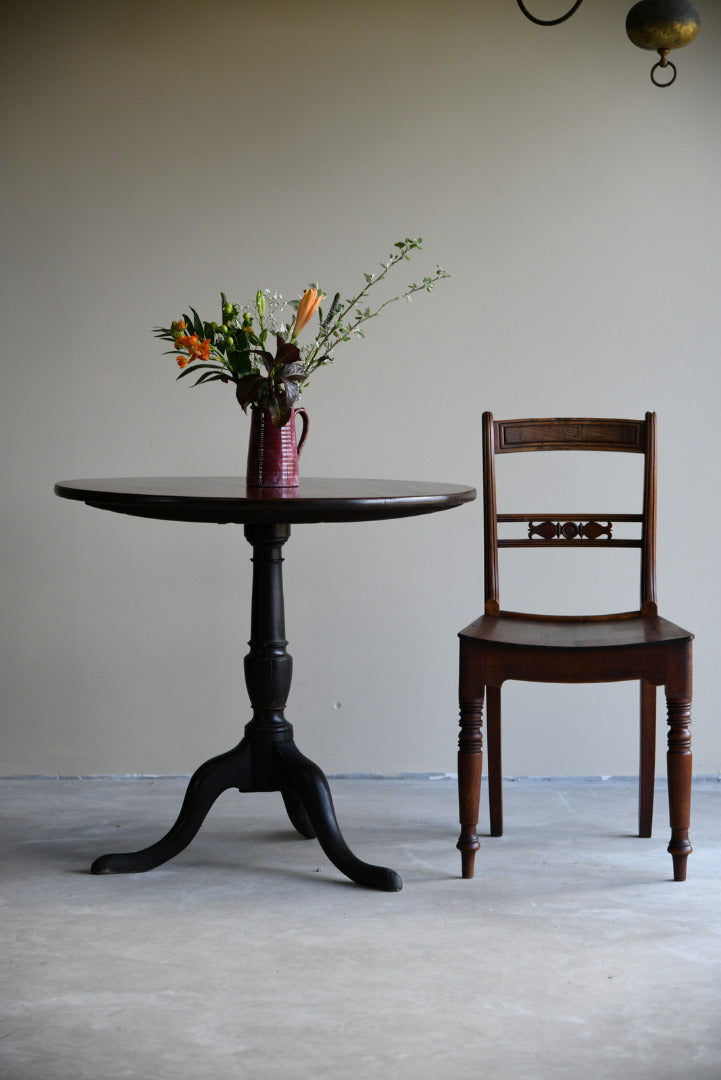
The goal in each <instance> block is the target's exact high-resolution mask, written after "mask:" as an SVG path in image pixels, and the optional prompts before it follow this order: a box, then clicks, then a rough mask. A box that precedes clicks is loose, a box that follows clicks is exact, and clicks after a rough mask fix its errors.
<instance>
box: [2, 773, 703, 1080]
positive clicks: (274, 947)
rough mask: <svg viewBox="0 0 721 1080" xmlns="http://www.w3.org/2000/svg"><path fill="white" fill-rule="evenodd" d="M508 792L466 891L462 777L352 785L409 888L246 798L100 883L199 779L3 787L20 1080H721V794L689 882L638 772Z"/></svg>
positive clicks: (5, 898)
mask: <svg viewBox="0 0 721 1080" xmlns="http://www.w3.org/2000/svg"><path fill="white" fill-rule="evenodd" d="M506 786H507V793H506V835H505V836H504V837H503V838H496V839H483V840H482V845H483V846H482V849H481V852H480V853H479V856H478V865H477V876H476V878H475V880H473V881H462V880H461V879H460V877H459V873H460V857H459V856H458V854H457V852H456V851H455V849H454V844H455V840H456V835H457V826H456V794H455V782H454V781H453V780H451V779H438V780H428V779H414V780H342V779H338V780H333V781H331V787H332V789H333V793H334V799H335V805H336V811H337V814H338V818H339V821H340V823H341V827H342V828H343V831H344V834H345V836H346V839H347V840H348V842H349V844H350V845H351V847H352V848H353V849H354V850H355V851H356V853H357V854H358V855H360V856H361V857H362V858H364V859H366V860H368V861H373V862H379V863H382V864H385V865H389V866H392V867H394V868H395V869H396V870H398V871H399V873H400V874H401V876H402V877H403V880H404V889H403V891H402V892H401V893H395V894H388V893H376V892H370V891H367V890H364V889H362V888H359V887H358V886H355V885H351V884H349V883H347V882H346V880H345V879H344V878H342V876H341V875H340V874H339V873H338V872H337V871H336V870H335V868H334V867H333V866H331V865H330V864H329V863H328V861H327V860H326V858H325V856H324V855H323V854H322V852H321V851H320V849H319V847H318V845H317V843H316V842H315V841H309V840H302V839H301V838H300V837H297V836H296V834H294V833H293V832H292V831H291V829H290V827H289V826H288V824H287V822H286V820H285V818H284V813H283V809H282V804H281V801H280V796H279V795H276V794H253V795H239V794H238V792H226V793H225V794H224V795H223V796H221V798H220V799H219V801H218V802H217V803H216V805H215V807H214V809H213V810H212V812H211V814H210V816H209V817H208V819H207V821H206V823H205V825H204V826H203V828H202V829H201V831H200V833H199V834H198V836H197V837H196V839H195V840H194V841H193V843H192V844H191V846H190V847H189V848H188V849H187V850H186V851H185V852H184V853H183V854H181V855H180V856H178V858H177V859H175V860H174V861H172V862H171V863H167V864H166V865H165V866H163V867H160V868H158V869H156V870H154V871H151V872H150V873H148V874H140V875H128V876H116V877H107V876H106V877H93V876H91V875H90V874H89V873H88V872H87V868H88V866H89V863H90V861H91V859H92V858H93V857H94V856H96V855H98V854H100V853H102V852H104V851H106V850H113V849H115V850H128V849H133V848H136V847H141V846H144V845H145V844H147V843H149V842H151V841H154V840H156V839H158V837H159V835H160V834H161V833H162V832H164V831H165V829H166V827H167V826H168V825H169V824H171V823H172V821H173V820H174V818H175V815H176V812H177V810H178V808H179V804H180V801H181V798H182V795H183V793H184V790H185V781H184V780H180V779H140V780H107V779H103V780H57V779H49V780H48V779H30V780H7V779H6V780H0V814H1V817H0V821H1V825H0V828H1V833H0V837H1V844H2V854H1V859H2V862H1V863H0V867H1V873H2V878H1V884H0V910H1V911H2V920H1V922H0V932H1V935H2V966H1V967H0V980H1V985H0V1076H1V1077H2V1078H3V1080H85V1078H87V1080H120V1078H132V1080H165V1078H167V1080H196V1078H197V1080H200V1078H203V1080H206V1078H208V1077H213V1078H217V1080H224V1078H226V1077H228V1078H230V1077H233V1078H235V1077H242V1078H249V1080H256V1078H257V1080H266V1078H267V1080H307V1078H309V1077H326V1078H340V1077H343V1078H345V1077H352V1078H353V1080H356V1078H357V1080H366V1078H368V1080H370V1078H373V1080H377V1078H378V1077H380V1076H386V1077H390V1078H394V1080H395V1078H398V1080H406V1078H419V1080H425V1078H431V1080H435V1078H439V1080H445V1078H446V1077H454V1078H460V1080H463V1078H465V1077H469V1078H470V1077H473V1078H474V1080H476V1078H480V1077H485V1076H493V1077H496V1078H499V1080H546V1078H553V1080H561V1078H569V1080H570V1078H572V1080H604V1078H607V1077H608V1078H611V1077H613V1078H614V1080H627V1078H628V1080H646V1078H648V1080H650V1078H652V1077H653V1078H654V1080H666V1078H668V1080H670V1078H671V1077H673V1078H674V1080H676V1078H678V1077H679V1076H683V1077H684V1078H687V1080H719V1078H721V861H720V860H719V855H721V821H720V815H719V810H720V809H721V783H716V782H713V781H701V782H698V783H697V784H696V785H695V790H694V806H693V828H692V840H693V843H694V846H695V849H696V850H695V853H694V854H693V855H692V856H691V858H690V860H689V879H688V881H687V882H686V883H684V884H678V883H673V882H672V881H671V880H670V877H671V858H670V856H669V855H667V854H666V851H665V848H666V844H667V842H668V836H667V830H666V808H665V805H664V802H665V797H664V788H663V786H660V787H659V790H658V792H657V807H656V833H655V836H654V838H653V839H652V840H639V839H638V838H636V837H634V836H633V835H632V833H633V828H634V819H635V799H636V796H635V787H634V785H633V784H631V783H629V782H627V781H616V780H611V781H605V782H604V781H601V780H598V781H516V782H509V783H508V784H507V785H506ZM485 820H486V818H485V817H484V818H483V821H484V822H485ZM482 828H485V826H484V825H482Z"/></svg>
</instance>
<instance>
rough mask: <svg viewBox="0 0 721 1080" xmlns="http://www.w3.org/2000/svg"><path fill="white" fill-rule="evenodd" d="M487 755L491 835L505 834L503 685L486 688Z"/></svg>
mask: <svg viewBox="0 0 721 1080" xmlns="http://www.w3.org/2000/svg"><path fill="white" fill-rule="evenodd" d="M486 756H487V758H488V802H489V808H490V817H491V836H503V763H502V749H501V687H500V686H489V687H487V688H486Z"/></svg>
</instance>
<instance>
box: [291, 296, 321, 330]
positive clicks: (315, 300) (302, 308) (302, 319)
mask: <svg viewBox="0 0 721 1080" xmlns="http://www.w3.org/2000/svg"><path fill="white" fill-rule="evenodd" d="M322 299H323V293H319V292H318V290H317V289H306V290H305V292H304V293H303V298H302V300H301V302H300V303H299V304H298V311H297V312H296V316H295V323H294V324H293V333H292V334H291V338H296V337H298V334H299V333H300V332H301V330H302V329H303V327H304V326H307V325H308V323H309V322H310V320H311V319H312V318H313V316H314V315H315V313H316V311H317V310H318V306H319V304H320V302H321V300H322Z"/></svg>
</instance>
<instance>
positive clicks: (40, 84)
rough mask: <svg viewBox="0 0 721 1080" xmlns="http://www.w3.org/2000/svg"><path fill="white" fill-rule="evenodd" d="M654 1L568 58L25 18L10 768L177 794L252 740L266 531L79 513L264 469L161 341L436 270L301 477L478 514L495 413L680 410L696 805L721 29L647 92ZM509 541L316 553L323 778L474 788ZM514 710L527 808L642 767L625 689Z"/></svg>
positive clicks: (282, 22)
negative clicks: (563, 777)
mask: <svg viewBox="0 0 721 1080" xmlns="http://www.w3.org/2000/svg"><path fill="white" fill-rule="evenodd" d="M628 2H629V0H623V2H620V0H588V2H587V3H586V4H585V5H584V6H583V8H582V9H581V10H580V11H579V12H578V13H577V15H575V16H574V18H573V20H572V21H571V22H569V23H567V24H565V25H564V26H561V27H558V28H556V29H553V30H544V29H541V28H538V27H534V26H532V25H531V24H530V23H528V22H526V21H525V20H524V19H523V18H522V17H521V15H520V13H519V11H518V9H517V7H516V5H515V3H513V2H512V0H475V2H474V3H468V2H467V0H447V2H446V3H444V4H434V3H430V2H427V0H411V2H409V0H403V2H400V0H382V2H381V0H368V2H366V3H365V4H362V5H358V4H351V3H328V2H323V0H320V2H319V0H309V3H307V4H298V3H290V2H286V0H266V2H264V3H262V4H258V3H254V4H250V3H245V2H242V0H238V2H235V3H234V2H231V0H202V3H201V2H199V0H198V2H194V0H184V2H177V3H172V2H168V3H162V2H155V3H152V2H150V3H148V2H146V0H142V2H141V0H133V2H127V0H123V2H122V3H121V2H117V0H104V2H103V3H100V4H98V3H82V2H78V0H69V2H68V3H65V4H59V3H52V2H45V3H40V2H33V0H23V2H20V0H14V2H13V0H11V2H9V3H6V4H5V5H4V7H3V15H2V20H3V26H2V34H3V41H4V48H3V54H4V59H3V68H4V72H3V74H4V78H3V86H4V89H3V93H2V95H1V97H0V112H1V114H2V148H3V170H2V173H3V179H2V185H3V194H2V210H3V254H2V258H3V261H4V263H5V266H4V274H3V287H2V307H3V313H2V343H3V393H2V397H1V399H0V411H1V421H0V439H1V440H2V461H3V468H2V472H1V474H0V475H1V480H2V487H3V493H2V514H3V528H2V536H1V538H0V543H1V545H2V566H3V573H2V613H3V618H2V635H3V642H2V651H1V655H0V665H2V671H1V682H2V716H1V718H0V724H1V731H2V743H1V745H2V761H1V765H0V767H1V769H2V771H3V772H5V773H8V774H18V773H20V774H23V773H63V774H77V773H81V774H85V773H134V772H144V773H174V772H179V773H182V772H188V771H190V770H191V769H192V768H193V767H194V766H195V765H196V764H198V762H199V761H201V760H203V759H204V758H205V757H207V756H209V755H210V754H212V753H216V752H219V751H222V750H224V749H227V748H228V747H229V746H230V745H232V744H233V743H234V742H235V741H236V740H237V737H238V735H239V731H240V728H241V726H242V725H243V724H244V723H245V721H246V719H247V718H248V709H247V705H246V702H245V691H244V685H243V679H242V656H243V655H244V653H245V651H246V640H247V637H248V608H249V580H250V578H249V564H248V561H247V557H248V554H249V550H248V549H247V545H246V544H245V541H244V540H243V537H242V533H241V531H240V530H239V529H233V528H230V527H227V528H222V529H221V528H217V527H212V526H201V525H197V526H192V525H181V524H174V523H160V522H148V521H142V520H135V519H131V518H123V517H116V516H113V515H110V514H103V513H100V512H98V511H93V510H89V509H87V508H85V507H84V506H82V505H79V504H78V505H76V504H71V503H67V502H61V501H60V500H58V499H56V498H55V497H54V496H53V494H52V485H53V482H54V481H55V480H57V479H61V478H66V479H67V478H72V477H75V476H93V475H94V476H103V475H118V476H123V475H142V474H158V475H163V474H183V473H194V474H207V473H232V472H242V470H243V467H244V455H245V448H246V443H247V431H248V428H247V420H246V419H245V418H244V417H243V415H242V414H241V413H240V411H239V410H238V408H237V406H236V405H235V403H234V400H233V396H232V394H231V393H230V391H228V390H226V389H224V388H222V389H221V388H218V387H208V388H205V389H199V390H196V391H192V392H191V391H190V390H188V389H185V388H184V386H183V384H182V383H181V384H176V383H175V382H174V379H173V370H172V361H170V360H169V359H168V358H164V357H162V356H161V350H160V348H159V347H158V343H157V342H156V341H155V340H154V338H153V337H152V333H151V331H152V328H153V327H154V326H156V325H158V324H159V323H160V322H163V321H166V320H168V319H170V318H172V317H174V316H175V314H176V313H177V312H178V311H179V310H181V309H182V308H183V307H185V306H186V305H187V304H188V303H194V304H195V305H196V306H199V307H200V308H201V309H202V310H203V311H210V310H211V309H213V307H214V305H215V302H216V297H217V294H218V293H219V291H220V290H221V289H225V290H226V291H228V292H229V293H230V294H232V295H233V296H234V297H237V298H238V299H244V298H246V297H249V296H251V295H253V294H254V293H255V290H256V289H257V288H258V287H259V286H268V287H271V288H275V289H278V290H280V291H281V292H283V293H284V294H286V295H294V294H295V293H296V291H297V290H298V289H299V288H301V287H302V286H303V285H304V284H305V283H306V282H307V281H309V280H314V279H317V280H319V281H320V282H321V284H323V285H324V286H325V287H326V288H327V289H329V290H330V289H334V288H335V287H336V285H337V286H338V287H339V288H340V289H341V290H342V291H343V292H346V291H348V290H350V289H352V288H353V287H354V285H355V284H356V282H357V281H358V280H359V277H360V274H361V272H362V271H366V270H372V269H374V268H375V266H376V264H377V262H378V261H379V260H380V259H381V258H382V257H383V256H384V255H385V253H386V251H387V250H388V248H389V246H390V245H391V244H392V243H393V241H395V240H396V239H397V238H398V237H401V236H404V235H417V234H421V235H423V236H424V237H425V241H426V250H425V253H424V256H423V257H422V258H421V259H420V260H419V261H418V263H417V265H415V266H413V265H412V266H409V267H408V271H407V276H405V275H404V277H403V282H404V283H405V281H406V280H414V279H415V278H416V277H417V275H419V274H421V273H422V272H423V270H424V267H425V266H426V265H428V266H432V265H434V264H435V262H436V261H438V262H441V263H443V264H444V265H445V266H446V267H447V268H448V269H449V270H450V271H451V273H452V275H453V277H452V280H450V281H448V282H444V283H443V284H442V285H441V286H440V287H439V288H438V290H437V291H436V293H435V294H434V295H433V296H430V297H425V296H424V297H423V298H421V299H420V300H418V301H417V302H416V303H414V304H413V305H412V306H411V307H405V308H400V307H399V308H396V309H393V310H392V312H390V313H389V314H388V315H387V317H386V318H385V321H384V322H377V323H374V324H372V325H371V327H369V331H368V336H367V338H366V341H365V342H364V343H363V342H356V343H353V344H351V345H349V346H348V347H347V348H346V350H345V352H340V353H339V355H338V359H337V361H336V364H335V365H334V366H333V367H332V368H330V369H328V370H326V371H323V372H321V373H320V374H319V375H318V377H317V378H316V380H315V381H314V383H313V384H312V385H311V387H310V389H309V390H308V391H307V393H306V394H305V395H304V404H305V405H306V407H307V408H308V409H309V410H310V411H311V413H312V426H313V429H312V433H311V438H310V441H309V444H308V449H307V453H306V456H305V458H304V461H303V466H304V469H305V471H306V472H307V473H308V474H317V475H332V474H338V475H369V476H388V477H394V476H398V477H409V478H412V477H416V478H428V479H438V480H447V481H457V482H467V483H472V484H475V485H480V438H479V435H480V414H481V411H482V410H483V409H485V408H490V409H492V410H493V411H494V412H495V413H496V414H497V415H498V416H503V415H505V416H513V415H518V416H528V415H549V414H557V415H558V414H561V415H563V414H571V415H594V414H598V415H603V414H605V415H616V416H639V415H642V414H643V412H644V411H645V410H646V409H649V408H651V409H656V410H657V411H658V414H659V423H660V438H661V454H660V509H659V526H660V543H659V585H660V595H661V600H662V607H663V608H664V609H665V612H666V613H667V614H668V616H669V617H671V618H674V619H676V620H677V621H679V622H681V623H682V624H684V625H687V626H689V627H690V628H691V629H693V630H695V632H696V634H697V638H698V640H697V655H696V673H697V674H696V705H695V719H696V726H695V740H696V741H695V749H696V756H695V771H696V772H700V773H717V772H718V771H719V769H721V727H719V725H718V724H717V723H716V716H717V708H716V695H715V693H714V690H715V676H716V674H717V668H718V659H717V657H718V650H719V633H718V624H717V619H716V618H715V610H716V606H717V602H718V579H717V574H716V566H717V561H718V560H717V548H718V538H719V535H721V522H720V521H719V505H720V500H719V497H718V464H719V451H718V439H717V428H718V406H719V373H718V366H719V352H720V346H721V326H720V325H719V300H718V295H719V250H720V247H721V219H720V213H719V211H720V207H721V140H719V119H720V108H721V104H720V97H719V93H720V91H721V74H720V69H719V63H718V57H719V39H720V34H721V12H720V11H719V9H718V7H717V5H716V4H715V3H714V2H709V0H707V2H705V3H703V2H702V0H699V6H700V7H701V9H702V17H703V21H704V27H703V30H702V34H701V36H700V37H699V39H698V40H697V41H696V43H695V44H694V45H692V46H691V47H690V48H689V49H687V50H685V51H684V52H682V53H680V54H678V57H677V61H678V64H679V68H680V72H679V77H678V81H677V84H676V86H675V87H674V88H673V89H671V90H655V89H653V87H652V86H651V84H650V82H649V79H648V71H649V68H650V66H651V63H652V62H653V57H652V56H651V55H650V54H645V53H641V52H639V51H638V50H636V49H634V48H633V47H632V46H631V45H630V44H629V43H628V42H627V41H626V39H625V34H624V30H623V23H624V18H625V11H626V8H627V6H628ZM560 6H561V7H563V5H562V4H561V5H560ZM553 8H555V9H556V10H551V9H553ZM557 8H558V5H552V4H550V3H547V2H546V0H538V2H537V10H538V11H539V13H546V14H548V15H550V14H555V13H556V11H557ZM576 476H577V478H578V476H579V474H578V472H577V473H576ZM580 476H581V480H582V487H583V488H584V489H588V490H584V491H583V494H582V495H581V496H580V497H579V499H580V506H579V508H583V505H584V502H585V499H586V497H587V496H591V495H592V494H593V491H594V487H595V483H596V481H595V477H594V476H593V475H592V474H591V473H589V472H588V471H587V470H586V471H584V472H583V473H582V474H580ZM570 482H571V481H570V480H569V481H568V483H570ZM511 483H512V485H513V487H514V491H515V492H516V493H517V494H518V495H519V497H520V495H521V493H522V491H523V487H522V484H521V481H520V479H518V480H517V479H516V478H515V476H514V477H513V478H511ZM534 483H535V484H536V486H537V484H538V483H540V481H534ZM532 490H533V487H532ZM624 497H625V494H624ZM526 500H527V501H528V496H526ZM480 537H481V515H480V504H479V503H476V504H473V505H472V506H471V507H465V508H462V509H459V510H454V511H452V512H450V513H447V514H440V515H436V516H432V517H428V518H425V519H418V520H416V521H411V522H409V521H400V522H391V523H370V524H366V525H343V526H337V527H336V526H334V527H323V526H306V527H298V528H297V529H295V530H294V535H293V538H292V540H291V543H290V545H289V547H288V548H287V549H286V609H287V629H288V636H289V638H290V651H291V652H292V654H293V656H294V658H295V664H296V669H295V670H296V675H295V681H294V684H293V689H292V695H291V702H290V707H289V717H290V719H291V720H292V721H293V722H295V725H296V733H297V735H298V741H299V743H300V745H301V747H302V748H303V750H304V751H305V752H306V753H307V754H309V755H310V756H312V757H315V758H316V759H317V760H318V761H319V762H320V763H321V764H322V765H323V766H324V767H325V768H326V769H327V770H328V771H329V772H351V773H358V772H366V771H369V772H379V773H387V774H395V773H398V772H427V771H439V772H444V771H453V770H454V768H455V743H456V716H457V710H456V700H455V697H456V686H455V683H456V656H457V644H456V636H455V635H456V632H457V630H458V629H459V628H460V627H461V626H463V625H465V623H466V622H468V621H469V620H470V619H471V618H473V617H474V616H475V615H476V614H478V612H479V611H480V603H481V590H482V581H481V560H480ZM590 557H591V555H590V553H589V558H590ZM594 566H595V564H594ZM519 571H520V572H521V581H522V582H523V584H524V586H525V587H526V592H528V593H530V600H529V601H528V605H527V606H532V605H533V604H536V605H537V604H540V603H541V602H542V601H543V597H544V595H545V594H544V590H545V591H546V592H550V594H551V595H552V596H553V597H554V598H556V599H557V601H558V603H559V605H560V609H561V610H564V609H570V608H571V606H572V605H573V604H574V603H575V602H576V586H575V585H574V584H573V583H572V581H571V580H570V579H567V578H566V577H565V576H564V577H561V575H560V570H559V563H558V562H555V561H554V562H553V563H552V564H550V566H549V567H548V569H547V570H546V571H544V572H543V573H542V574H540V575H539V574H538V573H537V572H536V571H535V569H534V568H529V567H527V566H525V565H524V566H520V565H519ZM595 574H596V571H595V569H594V577H595ZM626 574H627V571H626V570H625V569H624V570H623V571H622V570H621V568H620V567H619V575H620V576H619V577H618V579H617V580H618V582H625V581H626V577H625V576H624V575H626ZM631 589H632V590H633V596H632V597H630V598H629V597H628V596H627V597H625V602H626V606H632V604H633V602H634V600H635V586H634V585H633V584H632V585H631ZM596 592H597V595H598V597H600V598H602V599H605V598H606V594H605V592H603V591H602V590H600V589H598V588H596ZM508 596H509V598H513V593H509V594H508ZM621 604H622V605H624V599H622V600H621ZM506 701H507V708H506V716H507V723H506V744H505V745H506V751H505V772H506V773H507V774H524V775H525V774H532V775H533V774H563V773H569V774H580V775H588V774H599V773H601V774H614V773H616V774H618V773H621V774H624V773H626V774H627V773H632V772H633V771H635V768H636V734H635V722H634V718H633V715H634V710H635V706H636V690H635V688H634V687H633V686H631V685H626V686H621V687H601V688H596V689H591V688H583V687H579V688H562V687H539V688H535V687H534V688H529V687H525V686H510V687H509V688H508V691H507V694H506ZM338 704H340V708H338V707H337V705H338ZM661 726H663V725H661ZM581 730H582V732H583V734H582V735H580V737H577V734H578V733H579V731H581ZM661 765H662V759H661V755H659V766H660V767H661Z"/></svg>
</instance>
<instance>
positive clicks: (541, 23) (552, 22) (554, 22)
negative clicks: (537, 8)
mask: <svg viewBox="0 0 721 1080" xmlns="http://www.w3.org/2000/svg"><path fill="white" fill-rule="evenodd" d="M517 3H518V6H519V8H520V9H521V11H522V12H523V14H524V15H525V16H526V18H527V19H530V20H531V22H534V23H536V25H537V26H558V24H559V23H562V22H565V21H566V19H570V18H571V16H572V15H573V14H574V12H576V11H578V9H579V8H580V6H581V4H582V3H583V0H576V3H575V4H574V5H573V7H572V8H571V10H570V11H567V12H566V14H565V15H561V17H560V18H559V19H538V18H536V16H535V15H531V13H530V11H529V10H528V8H527V7H526V5H525V4H524V3H523V0H517Z"/></svg>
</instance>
